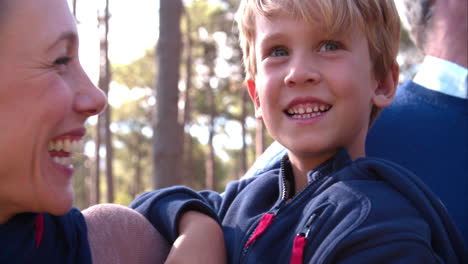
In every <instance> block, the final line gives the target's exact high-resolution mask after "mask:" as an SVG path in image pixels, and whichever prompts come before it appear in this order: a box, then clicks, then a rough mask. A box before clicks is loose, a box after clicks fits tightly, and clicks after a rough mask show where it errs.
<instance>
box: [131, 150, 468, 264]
mask: <svg viewBox="0 0 468 264" xmlns="http://www.w3.org/2000/svg"><path fill="white" fill-rule="evenodd" d="M308 180H309V183H308V185H307V186H306V187H305V188H304V189H303V190H302V191H300V192H299V193H297V194H295V193H293V190H294V182H293V177H292V169H291V165H290V163H289V161H288V159H287V157H285V158H284V159H283V161H282V164H281V168H280V169H277V170H272V171H269V172H266V173H264V174H262V175H259V176H257V177H252V178H248V179H245V180H241V181H235V182H232V183H230V184H229V185H228V186H227V189H226V191H225V192H224V193H223V194H221V195H220V194H218V193H215V192H212V191H202V192H195V191H192V190H190V189H188V188H185V187H171V188H167V189H163V190H158V191H153V192H148V193H144V194H142V195H141V196H140V197H138V198H137V199H136V200H135V201H134V202H133V203H132V204H131V205H130V206H131V207H133V208H135V209H136V210H138V211H139V212H141V213H142V214H144V215H145V216H146V217H147V219H148V220H149V221H150V222H151V223H152V224H153V225H154V226H155V227H156V228H157V229H158V230H159V231H160V232H161V233H162V234H163V236H165V238H166V239H167V240H168V241H169V242H171V243H172V242H173V241H174V240H175V239H176V238H177V236H178V233H177V222H178V219H179V217H180V216H181V215H182V214H183V212H185V211H187V210H198V211H200V212H204V213H206V214H208V215H210V216H212V217H213V218H215V219H218V221H219V222H220V223H221V225H222V227H223V230H224V234H225V242H226V248H227V250H228V259H229V261H230V263H314V264H315V263H353V264H354V263H467V262H466V261H468V259H467V250H466V248H465V246H464V245H463V240H462V238H461V236H460V234H459V232H458V230H457V229H456V227H455V225H454V224H453V222H452V220H451V219H450V218H449V216H448V214H447V211H446V209H445V208H444V206H443V205H442V204H441V203H440V202H439V200H438V199H437V198H436V197H435V196H434V195H433V194H432V192H431V191H430V190H429V189H428V188H427V187H426V186H424V184H423V183H422V182H421V181H420V180H419V179H418V178H417V177H415V176H414V175H412V174H411V173H410V172H408V171H407V170H405V169H403V168H401V167H400V166H398V165H396V164H394V163H391V162H388V161H385V160H381V159H370V158H361V159H358V160H356V161H354V162H352V161H351V160H350V158H349V155H348V154H347V152H346V151H345V150H341V151H340V152H338V154H337V155H336V156H335V157H334V158H332V159H331V160H329V161H327V162H325V163H324V164H322V165H321V166H319V167H318V168H317V169H315V170H312V171H311V172H309V173H308Z"/></svg>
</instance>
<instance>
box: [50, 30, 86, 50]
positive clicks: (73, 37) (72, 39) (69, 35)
mask: <svg viewBox="0 0 468 264" xmlns="http://www.w3.org/2000/svg"><path fill="white" fill-rule="evenodd" d="M62 41H67V42H68V43H69V44H76V42H77V41H78V35H77V33H76V32H74V31H67V32H63V33H62V34H60V36H59V37H58V38H57V39H56V40H55V41H54V42H53V43H52V44H51V45H50V46H49V47H48V48H47V50H48V51H49V50H51V49H53V48H54V47H55V46H57V45H58V44H59V43H60V42H62Z"/></svg>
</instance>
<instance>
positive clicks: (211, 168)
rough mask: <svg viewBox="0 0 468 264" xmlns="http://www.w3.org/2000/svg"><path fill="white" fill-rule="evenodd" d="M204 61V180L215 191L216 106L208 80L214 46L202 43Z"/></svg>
mask: <svg viewBox="0 0 468 264" xmlns="http://www.w3.org/2000/svg"><path fill="white" fill-rule="evenodd" d="M204 49H205V50H204V59H205V64H206V65H207V66H208V76H207V78H206V84H205V87H206V89H207V90H206V91H207V98H208V106H209V113H208V114H209V118H210V121H209V124H208V129H209V132H208V133H209V137H208V149H207V152H206V155H207V157H206V163H205V169H206V178H205V185H206V186H205V187H206V188H207V189H209V190H215V189H216V177H215V171H216V164H215V153H214V146H213V138H214V134H215V118H216V104H215V94H214V88H213V87H211V83H210V79H211V77H213V76H214V75H215V70H214V68H215V64H214V60H215V58H216V46H215V45H214V44H212V43H209V42H207V43H204Z"/></svg>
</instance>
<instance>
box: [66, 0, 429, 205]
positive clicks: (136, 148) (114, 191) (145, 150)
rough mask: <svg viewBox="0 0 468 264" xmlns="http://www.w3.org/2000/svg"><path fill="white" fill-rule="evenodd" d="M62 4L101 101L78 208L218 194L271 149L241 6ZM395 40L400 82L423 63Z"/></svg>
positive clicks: (79, 179) (214, 1) (170, 1)
mask: <svg viewBox="0 0 468 264" xmlns="http://www.w3.org/2000/svg"><path fill="white" fill-rule="evenodd" d="M68 2H69V6H70V9H71V11H72V13H73V15H74V16H75V18H76V20H77V23H78V31H79V35H80V60H81V62H82V64H83V67H84V68H85V71H86V72H87V73H88V74H89V75H90V76H91V79H92V80H93V82H94V83H95V84H96V85H97V86H98V87H99V88H101V89H102V90H103V91H104V92H105V93H106V94H107V95H108V97H109V106H108V107H107V109H106V111H105V112H104V113H102V114H101V115H100V116H99V117H98V118H97V117H96V118H91V119H90V120H89V122H88V124H87V128H88V134H87V136H86V138H85V145H84V155H76V157H75V175H74V178H73V181H74V182H73V184H74V187H75V190H76V206H77V207H79V208H81V209H83V208H86V207H88V206H90V205H93V204H96V203H99V202H101V203H102V202H113V203H119V204H123V205H128V204H129V203H130V202H131V201H132V200H133V199H134V198H135V196H136V195H138V194H140V193H142V192H144V191H149V190H153V189H158V188H163V187H168V186H172V185H179V184H184V185H187V186H190V187H192V188H195V189H197V190H202V189H212V190H217V191H222V190H223V189H224V186H225V185H226V183H227V182H229V181H231V180H235V179H238V178H240V177H242V176H243V174H244V173H245V172H246V171H247V169H248V168H249V167H250V165H251V164H252V163H253V162H254V160H255V158H256V156H258V155H260V154H261V153H262V152H263V150H264V149H265V148H266V147H268V146H269V144H270V143H271V142H272V140H271V138H270V137H269V136H268V134H267V133H266V131H265V129H264V127H263V124H262V123H261V122H260V121H258V120H256V119H255V118H254V116H253V113H254V112H253V105H252V103H251V102H250V99H249V96H248V94H247V92H246V89H245V88H244V87H243V83H242V81H243V68H242V63H241V51H240V48H239V47H238V46H239V45H238V38H237V37H238V35H237V28H236V25H235V23H234V21H233V17H234V12H235V11H236V8H237V6H238V2H239V0H132V1H123V0H94V1H89V0H68ZM396 3H397V6H399V5H400V2H399V1H398V0H396ZM401 35H402V37H401V44H400V53H399V56H398V63H399V64H400V71H401V74H400V83H401V82H404V81H406V80H408V79H409V78H412V76H413V75H414V73H415V72H416V71H417V68H418V65H419V63H420V62H421V60H422V55H421V54H420V53H419V52H418V51H417V50H416V48H415V47H414V45H413V44H412V43H411V40H410V39H409V37H408V34H407V32H406V31H405V30H402V33H401Z"/></svg>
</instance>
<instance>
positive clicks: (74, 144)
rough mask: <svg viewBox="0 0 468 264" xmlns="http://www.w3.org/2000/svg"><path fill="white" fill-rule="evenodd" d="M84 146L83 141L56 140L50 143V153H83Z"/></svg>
mask: <svg viewBox="0 0 468 264" xmlns="http://www.w3.org/2000/svg"><path fill="white" fill-rule="evenodd" d="M82 146H83V141H82V140H70V139H65V140H54V141H49V146H48V149H49V151H64V152H81V150H82V148H83V147H82Z"/></svg>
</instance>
